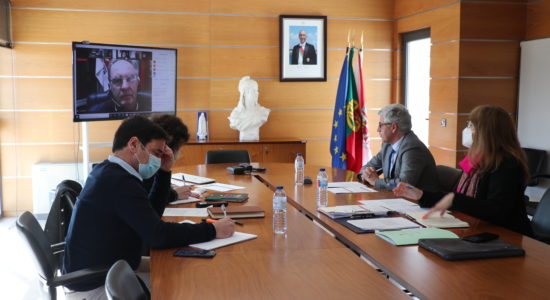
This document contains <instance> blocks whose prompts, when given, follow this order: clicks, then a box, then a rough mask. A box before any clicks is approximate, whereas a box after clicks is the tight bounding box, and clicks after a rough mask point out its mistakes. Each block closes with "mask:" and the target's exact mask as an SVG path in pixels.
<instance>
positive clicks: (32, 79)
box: [0, 0, 396, 215]
mask: <svg viewBox="0 0 550 300" xmlns="http://www.w3.org/2000/svg"><path fill="white" fill-rule="evenodd" d="M12 4H13V6H14V7H13V9H12V16H13V37H14V41H15V47H14V49H13V50H8V49H0V156H1V176H2V189H3V191H2V193H3V194H2V196H3V212H4V213H5V214H6V215H16V214H18V213H20V212H22V211H24V210H32V178H31V176H32V172H31V168H32V165H33V164H34V163H37V162H45V161H49V162H67V161H73V162H76V161H79V160H81V156H82V155H81V153H80V151H79V149H78V144H79V143H80V142H81V141H80V139H81V137H80V124H75V123H72V112H71V111H72V79H71V76H72V71H71V60H72V56H71V55H72V54H71V42H72V41H82V40H89V41H91V42H98V43H117V44H138V45H155V46H161V47H162V46H165V47H171V48H177V49H178V116H180V117H181V118H182V119H183V120H184V121H185V123H186V124H187V125H188V126H189V127H190V130H191V131H192V132H194V131H195V128H196V124H195V123H196V120H195V119H196V112H197V111H203V110H204V111H208V112H209V120H210V128H209V129H210V136H211V137H212V138H222V137H223V138H230V137H233V138H238V132H237V131H234V130H231V129H230V128H229V126H228V124H229V123H228V120H227V117H228V115H229V113H230V111H231V109H232V108H233V107H235V106H236V104H237V100H238V98H239V93H238V90H237V85H238V80H239V79H240V77H242V76H244V75H250V76H251V77H253V78H256V79H257V81H258V84H259V89H260V98H259V100H260V103H261V104H262V105H263V106H266V107H268V108H271V109H272V112H271V115H270V117H269V121H268V123H266V124H265V125H264V126H263V127H262V128H261V132H260V136H261V137H263V138H299V139H306V140H308V142H307V157H308V163H315V164H321V165H329V164H330V156H329V149H328V145H329V137H330V130H331V128H330V124H331V119H332V109H333V106H334V99H335V95H336V88H337V81H338V80H337V79H338V76H339V74H338V72H339V71H340V68H341V64H342V60H343V58H344V52H345V50H344V49H345V47H346V44H347V33H348V31H349V30H353V31H354V32H356V33H359V34H360V33H361V32H364V34H365V42H366V47H367V48H368V49H366V51H365V65H364V70H365V71H364V72H365V74H364V77H365V86H366V88H367V93H366V98H367V103H368V107H369V109H370V110H369V111H368V116H369V118H370V119H371V120H373V119H374V120H377V116H376V112H377V111H376V110H377V109H378V108H380V107H382V106H384V105H386V104H388V103H390V99H391V93H392V91H391V86H392V81H393V79H396V78H395V77H394V76H393V75H392V59H393V56H392V54H393V53H394V52H395V51H394V48H393V47H392V31H393V25H394V22H393V8H394V3H393V1H388V0H342V1H334V0H305V1H298V2H296V1H291V0H280V1H267V0H260V1H257V0H256V1H252V0H237V1H226V0H203V1H171V0H159V1H130V0H119V1H111V0H97V1H75V0H50V1H45V0H13V1H12ZM280 14H297V15H326V16H328V43H327V44H328V52H327V57H328V60H327V64H328V66H327V68H328V81H327V82H320V83H292V82H290V83H286V82H285V83H282V82H279V80H278V77H279V71H278V68H279V67H278V65H279V19H278V15H280ZM119 123H120V122H119V121H109V122H92V123H90V124H89V132H90V138H89V139H90V142H91V143H105V142H107V143H108V142H111V140H112V136H113V133H114V130H115V129H116V128H117V126H118V124H119ZM375 123H376V122H374V121H373V122H370V130H371V132H373V133H374V132H375V131H376V128H375V127H376V126H374V124H375ZM372 136H373V138H375V139H374V140H373V142H372V145H373V151H378V149H379V144H380V142H379V140H377V139H376V138H378V136H377V134H376V133H374V134H373V135H372ZM109 152H110V149H109V148H94V149H92V151H91V160H102V159H104V158H105V157H106V156H107V155H108V154H109Z"/></svg>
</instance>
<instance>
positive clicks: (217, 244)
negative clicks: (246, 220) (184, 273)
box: [189, 231, 258, 250]
mask: <svg viewBox="0 0 550 300" xmlns="http://www.w3.org/2000/svg"><path fill="white" fill-rule="evenodd" d="M257 237H258V236H257V235H255V234H250V233H244V232H238V231H235V233H234V234H233V235H232V236H230V237H228V238H225V239H213V240H211V241H210V242H204V243H198V244H192V245H189V246H190V247H195V248H199V249H204V250H212V249H216V248H221V247H224V246H227V245H231V244H236V243H240V242H244V241H248V240H251V239H255V238H257Z"/></svg>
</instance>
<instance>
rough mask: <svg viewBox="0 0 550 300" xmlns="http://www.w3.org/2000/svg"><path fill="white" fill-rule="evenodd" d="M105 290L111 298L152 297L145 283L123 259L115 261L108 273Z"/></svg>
mask: <svg viewBox="0 0 550 300" xmlns="http://www.w3.org/2000/svg"><path fill="white" fill-rule="evenodd" d="M105 292H106V294H107V298H109V299H110V300H147V299H151V294H150V292H149V289H148V288H147V286H146V285H145V283H144V282H143V281H142V280H141V278H139V276H137V275H136V273H134V270H132V268H131V267H130V265H129V264H128V263H127V262H126V261H125V260H123V259H121V260H119V261H117V262H115V263H114V264H113V266H112V267H111V269H110V270H109V273H107V278H106V279H105Z"/></svg>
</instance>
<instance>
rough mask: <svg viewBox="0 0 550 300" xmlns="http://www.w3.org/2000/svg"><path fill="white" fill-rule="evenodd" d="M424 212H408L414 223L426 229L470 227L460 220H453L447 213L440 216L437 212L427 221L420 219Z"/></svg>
mask: <svg viewBox="0 0 550 300" xmlns="http://www.w3.org/2000/svg"><path fill="white" fill-rule="evenodd" d="M425 214H426V213H425V212H408V213H407V215H409V216H410V217H411V218H414V219H415V220H416V222H418V223H420V224H422V225H424V226H426V227H437V228H456V227H470V224H468V223H467V222H464V221H462V220H460V219H457V218H455V217H454V216H453V215H451V214H449V213H445V214H444V215H443V216H441V215H440V214H439V213H438V212H435V213H433V214H431V215H430V217H428V218H427V219H422V216H424V215H425Z"/></svg>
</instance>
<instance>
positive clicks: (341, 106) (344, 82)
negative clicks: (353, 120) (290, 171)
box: [330, 49, 349, 169]
mask: <svg viewBox="0 0 550 300" xmlns="http://www.w3.org/2000/svg"><path fill="white" fill-rule="evenodd" d="M348 80H349V79H348V50H347V49H346V57H345V58H344V64H343V65H342V71H341V72H340V80H339V81H338V93H336V104H335V105H334V118H333V122H332V135H331V137H330V154H331V155H332V167H333V168H339V169H347V166H346V100H347V95H348Z"/></svg>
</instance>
